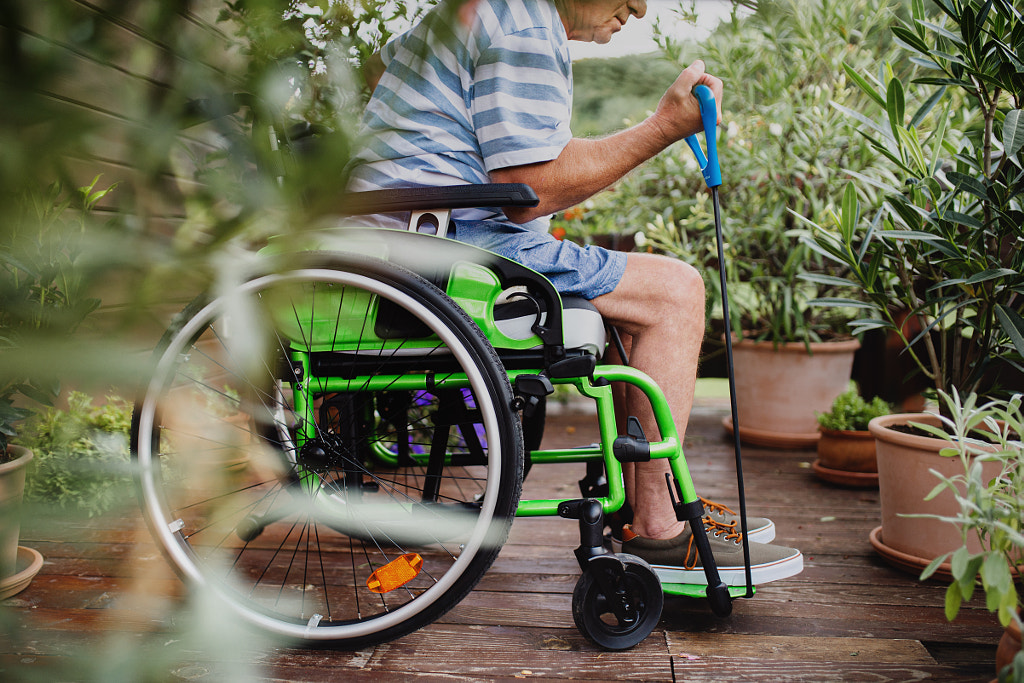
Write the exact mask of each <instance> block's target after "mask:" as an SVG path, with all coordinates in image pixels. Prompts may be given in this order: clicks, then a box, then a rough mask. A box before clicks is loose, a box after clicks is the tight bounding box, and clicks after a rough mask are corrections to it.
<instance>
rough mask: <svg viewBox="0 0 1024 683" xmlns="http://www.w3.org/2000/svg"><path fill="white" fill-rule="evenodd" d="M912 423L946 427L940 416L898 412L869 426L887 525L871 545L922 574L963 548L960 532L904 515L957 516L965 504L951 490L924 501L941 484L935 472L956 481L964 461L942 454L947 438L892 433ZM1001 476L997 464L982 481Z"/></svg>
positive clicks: (971, 543) (972, 546) (973, 547)
mask: <svg viewBox="0 0 1024 683" xmlns="http://www.w3.org/2000/svg"><path fill="white" fill-rule="evenodd" d="M909 422H920V423H925V424H932V425H939V424H941V423H940V421H939V418H938V416H936V415H932V414H930V413H898V414H895V415H883V416H882V417H876V418H875V419H874V420H872V421H871V424H869V425H868V428H869V429H870V431H871V433H872V434H873V435H874V436H875V448H876V453H877V458H878V493H879V501H880V504H881V508H882V526H880V527H878V528H877V529H875V530H874V531H872V533H871V543H872V545H873V546H874V547H875V550H876V551H877V552H878V553H879V554H880V555H882V557H883V558H884V559H886V560H887V561H888V562H890V563H891V564H893V565H895V566H897V567H899V568H901V569H906V570H909V571H914V572H920V571H921V570H923V569H924V568H925V567H926V566H927V565H928V564H929V563H930V562H931V561H932V560H933V559H935V558H936V557H938V556H939V555H942V554H943V553H946V552H949V551H952V550H956V549H957V548H958V547H960V544H961V538H960V533H959V532H958V530H957V528H956V526H954V525H953V524H950V523H949V522H944V521H942V520H939V519H932V518H916V517H906V516H904V515H912V514H922V513H923V514H936V515H943V516H947V517H952V516H956V515H957V514H958V513H959V511H960V505H959V504H958V503H957V501H956V498H955V497H954V496H953V494H952V493H951V492H950V491H943V492H942V493H940V494H939V495H937V496H936V497H935V498H933V499H931V500H929V501H925V500H924V498H925V496H927V495H928V494H929V493H931V491H932V489H934V488H935V486H936V485H937V484H938V483H939V479H938V478H937V477H936V476H935V475H934V474H932V473H931V472H930V470H935V471H936V472H939V473H941V474H942V475H943V476H946V477H951V476H954V475H956V474H958V473H961V472H962V471H963V465H962V464H961V461H960V459H959V458H955V457H953V458H947V457H943V456H941V455H939V451H940V450H942V449H943V448H946V447H947V446H948V445H949V444H948V443H947V442H946V441H944V440H943V439H938V438H933V437H928V436H921V435H917V434H909V433H906V432H901V431H897V430H896V429H893V427H896V426H900V425H905V424H907V423H909ZM998 473H999V470H998V465H997V464H995V463H988V464H986V465H985V469H984V470H983V476H986V477H989V478H991V477H994V476H996V475H997V474H998ZM967 547H968V549H969V550H970V551H971V552H972V553H977V552H980V551H981V546H980V545H979V544H978V541H977V539H975V538H972V537H969V538H968V542H967ZM938 574H939V576H948V569H946V570H945V571H943V570H941V569H940V571H939V572H938Z"/></svg>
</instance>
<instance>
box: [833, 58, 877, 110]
mask: <svg viewBox="0 0 1024 683" xmlns="http://www.w3.org/2000/svg"><path fill="white" fill-rule="evenodd" d="M843 71H845V72H846V75H847V76H848V77H849V79H850V80H851V81H853V82H854V83H856V84H857V87H859V88H860V89H861V90H862V91H863V92H864V94H865V95H867V96H868V97H870V98H871V99H873V100H874V101H875V102H876V103H878V106H880V107H885V99H884V98H883V97H882V96H881V95H879V94H878V91H877V90H875V86H873V85H871V84H870V83H869V82H868V81H867V79H866V78H864V77H863V76H861V75H860V74H859V73H857V72H856V71H854V69H853V67H851V66H850V65H849V64H847V63H846V62H843Z"/></svg>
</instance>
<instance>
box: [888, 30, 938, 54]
mask: <svg viewBox="0 0 1024 683" xmlns="http://www.w3.org/2000/svg"><path fill="white" fill-rule="evenodd" d="M892 33H893V35H895V36H896V37H897V38H898V39H899V40H900V41H901V42H902V43H903V45H904V47H906V48H908V49H910V50H916V51H918V52H920V53H922V54H928V51H929V47H928V43H926V42H925V41H924V39H923V38H921V37H920V36H918V35H917V34H916V33H913V32H912V31H909V30H908V29H906V28H904V27H903V26H893V27H892Z"/></svg>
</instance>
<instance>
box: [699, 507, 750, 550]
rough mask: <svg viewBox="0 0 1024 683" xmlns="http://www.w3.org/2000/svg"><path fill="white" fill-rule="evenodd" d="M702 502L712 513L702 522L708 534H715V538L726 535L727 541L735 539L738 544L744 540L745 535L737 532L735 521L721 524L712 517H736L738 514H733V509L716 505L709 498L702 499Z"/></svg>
mask: <svg viewBox="0 0 1024 683" xmlns="http://www.w3.org/2000/svg"><path fill="white" fill-rule="evenodd" d="M700 500H701V502H702V503H704V507H705V508H706V509H707V510H708V511H709V512H710V513H711V514H707V515H705V516H704V518H703V519H702V520H701V521H702V522H704V528H705V529H707V531H708V533H714V534H715V536H721V535H722V534H723V533H725V534H726V535H725V536H724V538H725V539H727V540H729V539H732V538H735V539H736V541H737V542H739V541H740V540H742V538H743V534H742V532H740V531H737V530H736V529H737V526H738V524H737V521H736V520H735V519H734V520H733V521H731V522H729V523H728V524H727V523H725V522H719V521H718V520H717V519H714V518H713V517H712V516H711V515H712V514H717V515H727V514H728V515H733V516H735V515H736V513H735V512H733V511H732V509H731V508H729V507H726V506H725V505H722V504H721V503H716V502H715V501H713V500H708V499H707V498H704V497H701V499H700ZM726 530H727V531H726Z"/></svg>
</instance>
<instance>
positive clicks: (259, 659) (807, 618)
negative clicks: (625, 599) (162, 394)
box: [0, 403, 1002, 681]
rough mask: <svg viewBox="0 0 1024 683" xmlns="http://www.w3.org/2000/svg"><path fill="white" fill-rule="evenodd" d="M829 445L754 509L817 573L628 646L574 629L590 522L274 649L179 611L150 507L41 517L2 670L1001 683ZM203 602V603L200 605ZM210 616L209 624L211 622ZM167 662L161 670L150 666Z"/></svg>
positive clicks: (11, 617)
mask: <svg viewBox="0 0 1024 683" xmlns="http://www.w3.org/2000/svg"><path fill="white" fill-rule="evenodd" d="M727 410H728V408H727V406H724V405H722V404H721V403H703V404H700V405H698V407H697V409H696V410H695V412H694V416H693V418H692V421H691V429H690V435H689V437H688V441H687V443H688V449H687V450H688V460H689V464H690V467H691V470H692V471H693V473H694V478H695V480H696V481H697V485H698V490H699V491H701V493H702V494H703V495H705V496H707V497H710V498H714V499H717V500H721V501H722V502H725V503H729V502H733V501H734V500H735V493H734V492H735V483H734V482H735V480H734V477H733V466H732V449H731V440H728V439H726V438H725V435H724V434H723V430H722V427H721V425H720V421H721V418H722V417H723V416H724V415H725V414H726V412H727ZM593 429H594V418H593V417H592V416H589V415H580V414H568V415H562V416H559V417H552V418H551V419H550V420H549V428H548V431H547V436H546V439H547V442H548V444H549V445H552V446H553V445H569V444H571V445H578V444H582V443H590V442H592V441H594V440H596V439H595V437H594V436H593V434H592V430H593ZM813 460H814V453H813V451H798V452H786V451H771V450H763V449H755V448H752V447H746V448H745V449H744V464H745V472H746V482H747V498H748V505H749V512H750V514H752V515H759V516H768V517H771V518H772V519H774V520H775V523H776V525H777V527H778V538H777V542H779V543H783V544H787V545H793V546H796V547H799V548H800V549H801V550H802V551H803V553H804V555H805V569H804V572H803V573H802V574H801V575H799V576H798V577H795V578H793V579H789V580H786V581H780V582H776V583H773V584H768V585H766V586H763V587H761V589H760V590H759V591H758V594H757V596H756V597H754V598H753V599H750V600H737V601H736V602H735V604H734V610H733V614H732V615H731V616H729V617H727V618H718V617H715V616H714V615H712V614H711V613H710V611H709V610H708V608H707V606H706V605H705V603H704V602H703V601H696V600H686V599H682V598H670V599H669V600H668V601H667V603H666V607H665V612H664V615H663V618H662V621H661V624H660V625H659V627H658V628H657V629H656V630H655V631H654V633H652V634H651V636H650V637H648V638H647V640H645V641H644V642H643V643H641V644H640V645H639V646H637V647H636V648H634V649H633V650H631V651H627V652H618V653H609V652H602V651H600V650H598V649H596V648H595V647H593V646H592V645H591V644H590V643H589V642H587V641H586V640H585V639H584V638H583V637H582V636H581V635H580V634H579V633H578V632H577V631H576V629H575V627H574V625H573V620H572V614H571V597H572V590H573V586H574V585H575V582H576V579H577V576H578V574H579V570H578V568H577V566H576V563H575V560H574V559H573V556H572V549H573V548H574V547H575V546H576V545H577V543H578V538H577V528H576V524H575V523H574V522H571V521H568V520H561V519H522V520H518V521H517V522H516V523H515V525H514V527H513V531H512V538H511V540H510V542H509V543H508V544H507V545H506V546H505V547H504V549H503V550H502V552H501V555H500V556H499V558H498V560H497V562H496V563H495V565H494V567H493V568H492V569H491V571H490V572H489V573H488V574H487V576H485V577H484V579H483V580H482V582H481V583H480V585H479V586H478V588H477V589H476V590H475V591H474V592H473V593H471V594H470V595H469V596H468V598H467V599H466V600H464V601H463V602H462V603H461V604H460V605H459V606H458V607H456V608H455V609H454V610H453V611H452V612H451V613H449V614H448V615H447V616H446V617H445V618H444V619H442V620H441V621H440V622H438V623H436V624H433V625H431V626H429V627H427V628H424V629H422V630H420V631H418V632H416V633H414V634H412V635H410V636H407V637H405V638H403V639H400V640H398V641H395V642H391V643H387V644H384V645H380V646H377V647H375V648H373V649H368V650H364V651H359V652H342V651H331V650H326V651H314V650H297V649H285V648H274V647H268V646H264V645H261V644H260V643H259V642H258V640H257V639H255V638H254V637H251V636H245V637H244V640H242V641H241V642H239V640H238V639H237V638H236V639H232V638H231V633H234V632H235V630H234V629H230V628H227V627H226V626H229V625H225V624H222V623H221V622H219V618H220V616H221V615H217V614H209V613H202V612H201V610H200V611H199V616H200V617H201V618H200V619H198V620H197V619H196V611H192V612H187V611H182V610H181V609H180V607H179V606H178V603H177V602H176V601H174V600H173V599H169V598H167V597H163V596H166V595H174V594H176V593H178V592H179V588H178V583H177V581H176V579H174V578H173V577H171V576H169V573H168V570H167V569H166V567H165V566H164V562H163V560H162V559H161V558H160V557H159V555H158V553H157V552H156V550H155V549H154V548H153V546H152V544H151V543H150V542H149V541H148V537H147V535H146V534H145V532H144V531H142V530H141V529H142V525H141V523H140V522H139V520H138V519H137V514H136V513H135V512H134V510H125V511H123V512H122V514H119V515H108V516H105V517H103V518H101V519H97V520H92V521H88V520H86V521H80V522H75V523H68V522H67V521H64V522H61V523H60V524H57V525H55V524H53V523H52V520H28V521H27V522H26V524H25V528H24V531H23V534H22V544H23V545H28V546H31V547H34V548H36V549H38V550H39V551H40V552H42V553H43V555H44V556H45V557H46V564H45V566H44V568H43V570H42V572H41V573H40V575H39V576H38V577H37V578H36V579H35V581H34V582H33V583H32V585H31V586H30V587H29V588H28V589H27V590H26V591H24V592H23V593H21V594H20V595H18V596H16V597H15V598H12V599H10V600H8V601H7V602H6V603H5V612H6V613H5V612H0V632H3V630H5V621H6V622H7V623H6V628H7V629H9V634H8V637H5V638H0V680H3V681H14V680H21V679H23V678H31V677H37V678H33V680H37V679H43V680H90V679H95V680H104V681H115V680H125V681H135V680H142V679H143V678H145V679H147V680H211V681H212V680H216V681H224V680H231V679H234V680H265V679H270V680H296V681H321V680H323V681H328V680H330V681H338V680H343V681H348V680H356V681H358V680H388V679H393V678H397V677H399V676H401V677H403V678H404V679H407V680H408V679H416V680H451V679H458V680H465V679H473V680H497V679H503V680H511V679H537V680H544V679H588V680H618V679H642V680H661V681H670V680H672V669H671V667H672V666H673V664H674V669H675V678H676V680H678V681H736V680H752V681H921V680H941V681H989V680H991V679H992V678H993V677H994V665H993V662H994V656H995V649H996V643H997V641H998V639H999V636H1000V634H1001V631H1002V629H1001V628H1000V627H999V625H998V623H997V622H996V619H995V617H994V616H992V615H990V614H989V613H988V612H987V611H985V609H984V605H983V604H982V602H981V601H980V600H979V599H978V598H975V600H974V601H973V602H972V603H970V604H968V605H965V607H964V609H963V610H962V611H961V613H960V616H959V617H958V618H957V620H956V621H955V622H953V623H948V622H947V621H946V619H945V616H944V613H943V597H944V593H945V586H944V585H943V584H941V583H933V582H928V583H920V582H919V581H917V579H916V577H914V576H911V575H909V574H906V573H902V572H900V571H897V570H895V569H892V568H890V567H889V566H887V565H886V564H884V563H883V562H882V561H881V560H880V559H879V558H878V557H877V556H876V555H875V553H874V552H873V550H872V548H871V546H870V544H869V542H868V533H869V531H870V530H871V529H872V528H873V527H875V526H877V525H878V524H879V510H878V494H877V491H873V490H862V489H861V490H858V489H844V488H840V487H837V486H833V485H829V484H825V483H822V482H820V481H818V480H817V479H816V478H815V477H814V475H813V474H812V472H811V469H810V464H811V462H812V461H813ZM581 476H582V466H578V465H572V466H571V465H557V466H546V467H539V468H535V469H534V471H533V472H532V473H531V475H530V477H529V479H528V480H527V482H526V495H529V496H534V497H539V496H545V497H546V496H561V495H565V496H571V495H575V494H574V493H573V491H575V487H576V480H577V479H579V478H580V477H581ZM190 614H191V615H192V616H189V615H190ZM197 624H199V625H198V626H197ZM146 670H148V671H150V672H151V673H150V674H149V675H144V674H143V671H146Z"/></svg>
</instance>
